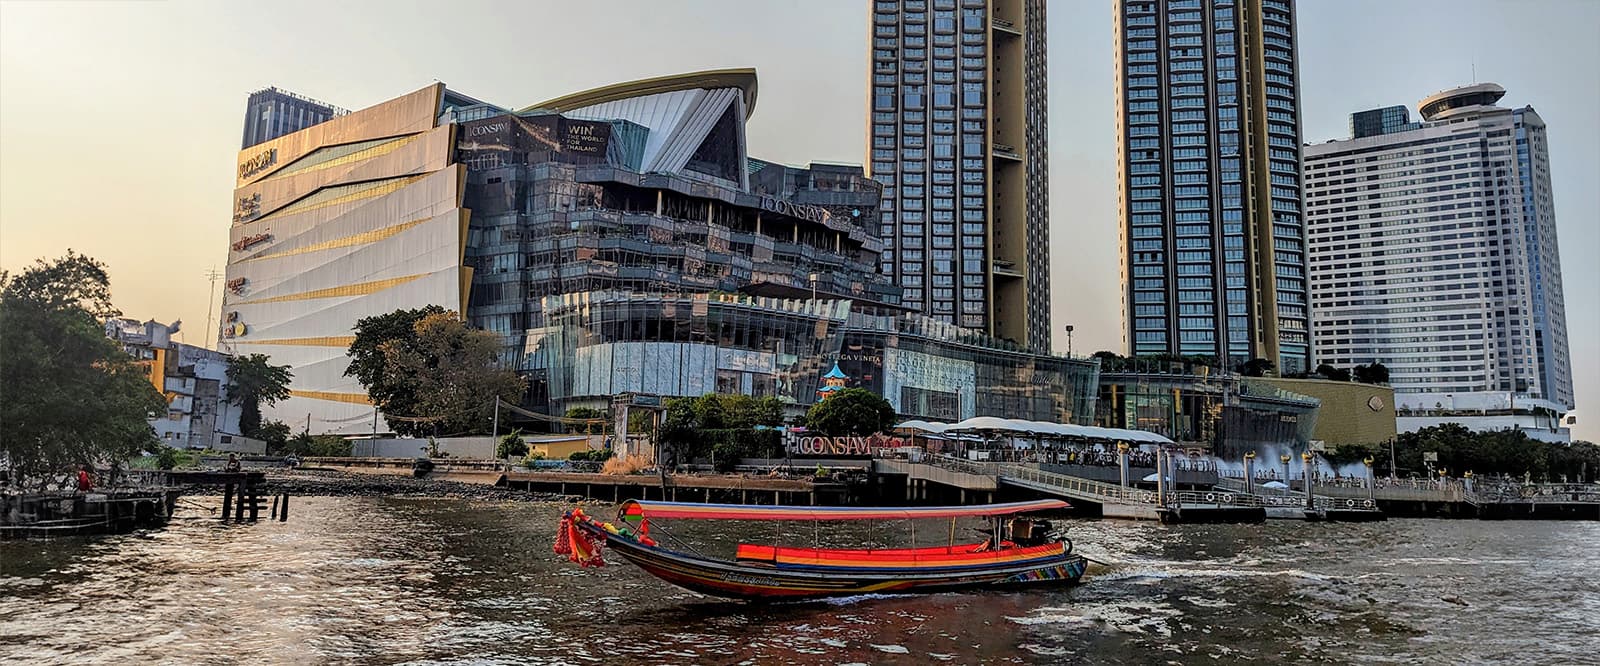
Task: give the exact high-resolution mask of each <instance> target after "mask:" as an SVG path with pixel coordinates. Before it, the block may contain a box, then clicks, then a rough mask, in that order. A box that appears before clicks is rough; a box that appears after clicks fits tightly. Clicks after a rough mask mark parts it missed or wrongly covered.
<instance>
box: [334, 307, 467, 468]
mask: <svg viewBox="0 0 1600 666" xmlns="http://www.w3.org/2000/svg"><path fill="white" fill-rule="evenodd" d="M445 312H447V310H445V309H444V308H442V307H439V306H437V305H429V306H427V307H424V308H419V309H416V310H395V311H394V312H390V313H389V314H382V315H374V316H371V317H366V318H364V319H360V320H357V321H356V325H355V334H356V335H355V340H354V341H353V342H351V343H350V367H349V368H346V369H345V371H344V374H345V376H346V377H355V378H356V380H357V381H359V382H361V385H362V386H364V387H366V389H367V397H369V398H372V402H373V403H374V404H377V405H379V406H380V407H381V408H382V409H383V411H385V412H389V413H392V414H397V415H400V416H421V415H424V414H423V411H422V408H421V407H420V406H419V405H418V404H417V396H416V393H415V385H414V383H413V382H411V381H409V380H408V378H406V377H402V376H390V375H389V374H388V366H387V363H386V360H385V357H384V354H383V349H382V345H383V344H384V343H387V342H390V341H394V340H401V341H409V340H413V339H414V338H415V336H416V325H417V322H419V321H422V318H423V317H427V316H429V315H437V314H444V313H445ZM390 427H392V428H394V430H395V432H398V433H400V434H402V435H407V436H418V435H421V434H424V433H431V432H432V428H430V427H427V426H422V425H417V424H413V423H404V422H393V423H390Z"/></svg>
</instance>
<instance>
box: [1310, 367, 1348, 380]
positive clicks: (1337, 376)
mask: <svg viewBox="0 0 1600 666" xmlns="http://www.w3.org/2000/svg"><path fill="white" fill-rule="evenodd" d="M1317 374H1319V375H1321V376H1322V378H1323V379H1329V380H1333V381H1336V382H1348V381H1350V371H1349V370H1345V369H1343V368H1335V367H1333V365H1332V364H1329V363H1323V364H1322V365H1319V366H1317Z"/></svg>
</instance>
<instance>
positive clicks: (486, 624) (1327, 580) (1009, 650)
mask: <svg viewBox="0 0 1600 666" xmlns="http://www.w3.org/2000/svg"><path fill="white" fill-rule="evenodd" d="M198 501H199V502H201V503H209V505H211V506H213V507H215V506H220V502H221V498H220V497H210V498H204V497H203V498H198ZM564 506H565V505H563V504H560V503H555V502H510V501H503V500H482V501H474V500H462V499H392V498H382V497H305V498H303V499H297V504H296V509H295V511H296V513H295V516H294V518H293V519H292V520H290V521H289V522H287V523H276V522H270V523H269V522H263V523H258V524H255V525H231V524H227V525H225V524H221V523H219V522H218V521H217V520H215V519H214V518H213V517H211V516H210V515H207V513H206V512H205V511H204V510H197V509H194V508H191V507H189V506H187V505H186V506H185V507H184V508H183V509H181V510H180V511H179V514H178V516H177V517H176V518H175V519H174V521H173V522H172V524H171V525H169V526H168V527H167V528H166V529H163V530H154V531H149V532H140V533H134V534H128V535H120V536H111V537H103V538H86V539H78V538H75V539H67V540H58V541H48V542H41V541H21V542H9V543H0V663H28V664H68V663H70V664H86V663H116V664H123V663H156V662H165V663H185V664H191V663H194V664H207V663H323V662H342V663H373V664H377V663H385V664H387V663H402V662H404V663H415V664H438V663H460V662H464V661H473V662H480V663H487V662H493V663H514V662H520V663H635V662H651V663H662V662H666V663H689V662H698V663H740V662H744V663H761V664H768V663H795V664H811V663H829V664H836V663H851V662H858V663H896V662H898V663H918V664H922V663H938V662H948V663H977V662H993V663H1067V664H1070V663H1110V664H1117V663H1121V664H1146V663H1160V662H1179V663H1231V662H1239V661H1245V660H1253V661H1254V662H1255V663H1378V662H1381V663H1406V662H1411V663H1456V664H1461V663H1465V664H1473V663H1480V664H1490V663H1561V664H1575V663H1594V655H1595V654H1597V653H1600V638H1597V636H1600V631H1597V630H1600V621H1597V620H1596V619H1595V618H1600V579H1597V578H1596V576H1595V570H1596V561H1597V555H1596V553H1600V523H1595V522H1557V521H1552V522H1511V523H1482V522H1477V521H1470V522H1468V521H1439V520H1405V519H1402V520H1392V521H1389V522H1387V523H1379V524H1338V523H1334V524H1319V523H1304V522H1299V521H1287V522H1269V523H1267V524H1264V525H1176V526H1162V525H1158V524H1154V523H1148V522H1145V523H1138V522H1127V521H1100V520H1078V521H1072V522H1071V524H1070V532H1069V533H1070V535H1071V536H1072V538H1073V539H1074V540H1075V541H1076V543H1077V544H1078V548H1079V549H1080V550H1081V551H1082V552H1085V553H1087V554H1089V555H1090V556H1092V557H1095V558H1097V559H1101V560H1105V561H1107V562H1109V563H1111V564H1110V566H1108V567H1098V566H1097V567H1092V568H1091V569H1090V571H1089V574H1088V576H1087V577H1086V578H1085V584H1084V585H1083V586H1081V587H1077V588H1072V589H1065V590H1057V591H1048V592H1037V593H980V594H946V595H934V596H927V597H873V598H851V599H845V600H842V601H838V602H834V603H820V604H807V605H779V606H760V605H749V604H740V603H726V602H721V601H716V600H711V599H707V598H703V597H699V596H697V595H693V594H690V593H687V592H684V591H682V590H678V589H675V588H671V587H668V586H665V585H663V584H662V583H660V582H659V581H657V580H656V579H654V578H651V577H649V576H647V575H646V574H644V573H643V572H640V571H638V570H637V569H633V568H631V567H629V566H627V565H625V564H617V563H614V564H613V565H612V566H608V567H605V568H603V569H598V570H580V569H577V568H575V567H572V566H570V565H568V564H567V563H565V562H564V561H563V560H562V559H561V558H560V557H558V556H556V555H554V554H553V553H552V552H551V543H552V540H553V536H552V535H553V533H554V526H555V524H556V522H557V519H558V517H559V515H560V512H561V511H562V509H563V508H564ZM591 510H592V511H593V512H597V513H599V512H604V511H606V510H607V509H606V507H605V506H603V505H600V506H593V507H591ZM684 527H685V528H687V527H689V526H684ZM727 527H728V526H727V525H713V526H711V527H709V528H704V529H703V531H690V532H683V533H680V534H679V536H680V537H683V538H685V539H687V540H688V541H690V542H691V543H694V544H696V545H697V547H702V548H714V547H717V546H719V545H720V546H727V545H728V544H730V543H732V541H735V540H737V539H738V538H739V536H740V535H739V534H738V532H737V531H734V530H728V529H727ZM748 529H759V526H750V527H749V528H748ZM767 536H770V535H767ZM874 538H876V535H875V534H872V533H868V532H857V533H853V534H852V533H844V534H842V536H841V537H840V539H841V540H844V541H848V540H851V539H855V540H857V541H858V542H860V541H866V540H870V539H874Z"/></svg>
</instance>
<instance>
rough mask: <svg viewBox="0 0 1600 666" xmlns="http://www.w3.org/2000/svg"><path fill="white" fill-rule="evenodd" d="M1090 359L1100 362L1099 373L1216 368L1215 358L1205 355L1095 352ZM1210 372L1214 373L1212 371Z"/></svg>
mask: <svg viewBox="0 0 1600 666" xmlns="http://www.w3.org/2000/svg"><path fill="white" fill-rule="evenodd" d="M1090 358H1096V359H1099V360H1100V371H1101V372H1150V373H1167V374H1171V373H1178V372H1181V373H1184V374H1197V373H1199V372H1201V368H1218V367H1220V366H1218V365H1217V357H1215V356H1210V355H1206V354H1199V355H1193V356H1185V355H1182V354H1165V353H1162V354H1143V355H1139V356H1133V357H1128V356H1122V355H1120V354H1117V353H1116V352H1109V351H1097V352H1095V353H1094V354H1093V355H1092V356H1090ZM1212 372H1215V371H1214V370H1213V371H1212Z"/></svg>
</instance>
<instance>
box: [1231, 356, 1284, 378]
mask: <svg viewBox="0 0 1600 666" xmlns="http://www.w3.org/2000/svg"><path fill="white" fill-rule="evenodd" d="M1276 367H1277V366H1276V365H1274V364H1273V363H1272V361H1268V360H1267V359H1264V358H1252V359H1250V360H1248V361H1245V362H1244V364H1243V365H1241V366H1239V374H1241V375H1244V376H1246V377H1265V376H1267V373H1269V372H1272V370H1273V368H1276Z"/></svg>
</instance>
